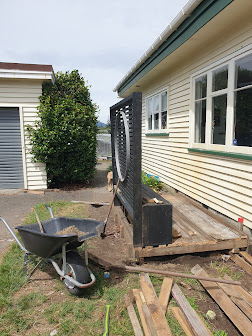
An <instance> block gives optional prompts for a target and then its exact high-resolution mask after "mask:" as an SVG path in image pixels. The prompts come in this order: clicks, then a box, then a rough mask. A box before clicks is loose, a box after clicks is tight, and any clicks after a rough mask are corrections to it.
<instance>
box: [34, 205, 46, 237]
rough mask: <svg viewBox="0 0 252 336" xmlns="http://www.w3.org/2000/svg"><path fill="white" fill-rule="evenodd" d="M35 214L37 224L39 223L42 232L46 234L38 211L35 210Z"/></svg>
mask: <svg viewBox="0 0 252 336" xmlns="http://www.w3.org/2000/svg"><path fill="white" fill-rule="evenodd" d="M34 212H35V216H36V218H37V222H38V225H39V229H40V232H41V233H44V230H43V226H42V224H41V222H40V220H39V216H38V214H37V211H36V210H35V209H34Z"/></svg>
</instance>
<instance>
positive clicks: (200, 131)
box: [195, 100, 206, 143]
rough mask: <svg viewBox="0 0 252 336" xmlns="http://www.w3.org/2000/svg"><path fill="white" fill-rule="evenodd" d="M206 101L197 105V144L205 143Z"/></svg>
mask: <svg viewBox="0 0 252 336" xmlns="http://www.w3.org/2000/svg"><path fill="white" fill-rule="evenodd" d="M205 130H206V100H201V101H199V102H196V103H195V142H198V143H205Z"/></svg>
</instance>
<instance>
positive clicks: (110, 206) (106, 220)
mask: <svg viewBox="0 0 252 336" xmlns="http://www.w3.org/2000/svg"><path fill="white" fill-rule="evenodd" d="M119 182H120V178H119V177H118V180H117V184H116V187H115V190H114V194H113V198H112V200H111V202H110V205H109V210H108V214H107V217H106V219H105V221H104V228H103V231H102V235H103V236H104V235H105V230H106V226H107V222H108V218H109V215H110V212H111V209H112V206H113V202H114V199H115V195H116V191H117V188H118V186H119Z"/></svg>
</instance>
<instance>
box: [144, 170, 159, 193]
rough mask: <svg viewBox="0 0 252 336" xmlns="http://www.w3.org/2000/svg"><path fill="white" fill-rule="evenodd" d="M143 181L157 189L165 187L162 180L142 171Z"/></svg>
mask: <svg viewBox="0 0 252 336" xmlns="http://www.w3.org/2000/svg"><path fill="white" fill-rule="evenodd" d="M142 183H144V184H146V185H147V186H149V187H150V188H152V189H153V190H155V191H160V190H162V189H163V184H162V182H160V181H159V179H158V178H156V177H155V176H148V175H147V174H146V173H145V172H143V171H142Z"/></svg>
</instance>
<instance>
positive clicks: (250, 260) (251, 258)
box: [239, 251, 252, 265]
mask: <svg viewBox="0 0 252 336" xmlns="http://www.w3.org/2000/svg"><path fill="white" fill-rule="evenodd" d="M239 254H240V255H241V256H242V257H243V258H244V259H245V260H246V261H247V262H248V263H250V264H251V265H252V256H251V255H250V254H248V252H246V251H239Z"/></svg>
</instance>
